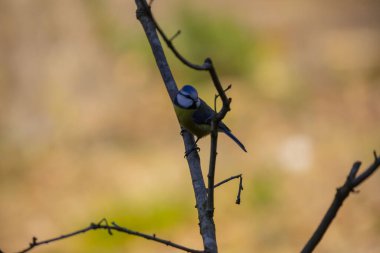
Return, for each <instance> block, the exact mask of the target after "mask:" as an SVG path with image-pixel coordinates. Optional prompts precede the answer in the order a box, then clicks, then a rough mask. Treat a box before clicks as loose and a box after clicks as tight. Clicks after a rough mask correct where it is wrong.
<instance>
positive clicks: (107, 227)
mask: <svg viewBox="0 0 380 253" xmlns="http://www.w3.org/2000/svg"><path fill="white" fill-rule="evenodd" d="M102 223H105V224H104V225H102ZM111 224H112V225H108V222H107V220H106V219H102V220H101V221H100V222H99V223H97V224H95V223H91V224H90V225H89V226H88V227H86V228H83V229H79V230H77V231H74V232H72V233H68V234H64V235H61V236H57V237H54V238H51V239H47V240H43V241H38V239H37V238H36V237H33V238H32V242H31V243H29V247H27V248H26V249H24V250H21V251H19V252H18V253H26V252H29V251H31V250H32V249H33V248H36V247H38V246H41V245H43V244H49V243H51V242H55V241H59V240H63V239H66V238H70V237H73V236H76V235H78V234H83V233H86V232H88V231H92V230H97V229H104V230H107V231H108V233H109V234H110V235H112V232H111V231H112V230H113V231H118V232H121V233H125V234H129V235H135V236H138V237H142V238H145V239H147V240H152V241H155V242H158V243H162V244H165V245H166V246H170V247H173V248H176V249H180V250H183V251H186V252H191V253H204V251H202V250H195V249H190V248H187V247H185V246H182V245H179V244H176V243H173V242H171V241H168V240H164V239H161V238H158V237H157V236H156V235H155V234H153V235H148V234H144V233H140V232H137V231H133V230H130V229H128V228H125V227H121V226H119V225H117V224H116V223H115V222H112V223H111Z"/></svg>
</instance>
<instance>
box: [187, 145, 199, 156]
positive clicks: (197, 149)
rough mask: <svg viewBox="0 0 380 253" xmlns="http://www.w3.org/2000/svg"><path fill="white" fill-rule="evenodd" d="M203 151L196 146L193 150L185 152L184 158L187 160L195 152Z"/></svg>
mask: <svg viewBox="0 0 380 253" xmlns="http://www.w3.org/2000/svg"><path fill="white" fill-rule="evenodd" d="M200 150H201V149H200V148H199V147H198V146H195V147H193V148H191V149H190V150H188V151H186V152H185V155H184V157H183V158H187V157H188V156H189V155H190V154H191V153H193V152H194V151H197V152H199V151H200Z"/></svg>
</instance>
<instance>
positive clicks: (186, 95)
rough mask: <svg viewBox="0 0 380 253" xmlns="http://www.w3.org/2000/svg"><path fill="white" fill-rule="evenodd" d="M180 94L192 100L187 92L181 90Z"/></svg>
mask: <svg viewBox="0 0 380 253" xmlns="http://www.w3.org/2000/svg"><path fill="white" fill-rule="evenodd" d="M180 94H181V95H182V96H184V97H185V98H189V99H191V100H193V101H194V99H193V98H192V97H191V96H190V95H189V94H183V93H182V92H180Z"/></svg>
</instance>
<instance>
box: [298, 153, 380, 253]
mask: <svg viewBox="0 0 380 253" xmlns="http://www.w3.org/2000/svg"><path fill="white" fill-rule="evenodd" d="M374 157H375V160H374V162H373V163H372V164H371V165H370V166H369V167H368V168H367V169H366V170H364V171H363V172H362V173H361V174H360V175H358V176H357V173H358V171H359V168H360V165H361V162H355V163H354V164H353V166H352V168H351V170H350V173H349V174H348V176H347V179H346V181H345V183H344V184H343V185H342V186H341V187H339V188H338V189H337V191H336V194H335V197H334V200H333V202H332V203H331V205H330V207H329V209H328V210H327V212H326V214H325V216H324V217H323V219H322V221H321V223H320V224H319V226H318V227H317V229H316V230H315V232H314V233H313V235H312V236H311V238H310V239H309V241H308V242H307V243H306V245H305V246H304V248H303V249H302V251H301V253H309V252H313V250H314V249H315V247H316V246H317V245H318V243H319V242H320V241H321V239H322V237H323V236H324V234H325V233H326V231H327V229H328V228H329V226H330V224H331V222H332V221H333V220H334V218H335V216H336V214H337V213H338V211H339V209H340V207H341V206H342V204H343V202H344V201H345V200H346V198H347V197H348V195H349V194H350V193H351V192H355V187H357V186H359V185H360V184H361V183H363V182H364V180H366V179H367V178H368V177H370V176H371V175H372V173H374V172H375V171H376V170H377V169H378V168H379V167H380V158H379V157H378V156H377V154H376V151H374Z"/></svg>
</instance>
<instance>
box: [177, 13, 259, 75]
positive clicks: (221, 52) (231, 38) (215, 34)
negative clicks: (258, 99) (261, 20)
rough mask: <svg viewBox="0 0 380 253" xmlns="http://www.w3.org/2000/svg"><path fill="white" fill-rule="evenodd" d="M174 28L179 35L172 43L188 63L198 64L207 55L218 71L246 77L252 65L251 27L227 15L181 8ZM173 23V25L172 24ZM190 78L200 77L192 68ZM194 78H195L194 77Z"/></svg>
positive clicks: (253, 37) (252, 38)
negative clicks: (179, 31)
mask: <svg viewBox="0 0 380 253" xmlns="http://www.w3.org/2000/svg"><path fill="white" fill-rule="evenodd" d="M176 15H178V18H177V19H178V21H177V22H176V24H177V26H178V27H177V29H178V30H181V34H180V35H179V36H178V37H177V38H175V40H174V43H175V44H176V46H177V47H178V49H179V50H180V51H181V53H182V54H183V55H184V56H185V57H186V58H187V59H189V60H190V61H191V62H194V63H198V64H202V62H203V61H204V59H206V58H207V57H210V58H211V59H212V60H213V62H214V64H215V66H216V68H217V70H218V72H219V73H221V74H223V75H225V76H235V77H239V78H243V79H244V78H247V76H248V75H249V74H250V73H249V71H251V70H252V69H253V68H254V66H252V65H254V63H255V62H254V61H252V59H255V53H256V40H255V36H254V34H253V33H252V31H251V30H249V29H248V28H247V27H245V26H244V24H241V23H238V22H237V21H236V20H235V19H233V18H232V17H230V16H228V15H223V14H220V13H215V12H214V13H213V12H212V13H209V12H207V11H205V10H201V9H194V8H192V7H190V6H186V7H183V8H182V9H181V10H180V11H179V12H178V14H176ZM172 26H173V25H172ZM191 75H192V76H191V77H192V78H194V79H195V80H196V81H202V80H203V81H205V80H208V78H209V77H208V75H206V74H204V75H203V76H202V78H201V79H200V80H199V79H198V78H200V75H199V73H197V72H196V71H194V72H193V73H191ZM196 77H198V78H196Z"/></svg>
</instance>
